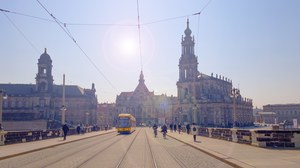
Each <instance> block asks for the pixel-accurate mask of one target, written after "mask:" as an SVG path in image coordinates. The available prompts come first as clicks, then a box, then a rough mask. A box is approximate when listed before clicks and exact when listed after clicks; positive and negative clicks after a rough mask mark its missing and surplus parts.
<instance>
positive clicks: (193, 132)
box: [192, 123, 197, 142]
mask: <svg viewBox="0 0 300 168" xmlns="http://www.w3.org/2000/svg"><path fill="white" fill-rule="evenodd" d="M192 134H193V138H194V142H196V141H197V140H196V136H197V128H196V123H193V124H192Z"/></svg>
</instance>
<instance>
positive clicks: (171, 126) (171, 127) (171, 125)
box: [170, 123, 173, 132]
mask: <svg viewBox="0 0 300 168" xmlns="http://www.w3.org/2000/svg"><path fill="white" fill-rule="evenodd" d="M170 131H171V132H173V124H172V123H171V124H170Z"/></svg>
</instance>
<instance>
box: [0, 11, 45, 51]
mask: <svg viewBox="0 0 300 168" xmlns="http://www.w3.org/2000/svg"><path fill="white" fill-rule="evenodd" d="M0 11H2V13H3V14H4V15H5V17H6V18H7V20H8V21H9V22H10V23H11V24H12V25H13V26H14V28H15V29H16V30H17V31H18V32H19V33H20V34H21V35H22V37H23V38H24V39H25V40H26V41H27V42H28V43H29V44H30V46H31V47H32V48H33V49H34V50H35V51H36V53H37V54H39V50H38V49H37V48H36V47H35V46H34V45H33V43H32V42H31V41H30V40H29V39H28V38H27V37H26V36H25V34H24V33H23V32H22V31H21V30H20V29H19V28H18V26H17V25H16V24H15V23H14V22H13V21H12V20H11V19H10V18H9V17H8V16H7V14H6V13H5V12H6V11H4V10H2V9H1V10H0Z"/></svg>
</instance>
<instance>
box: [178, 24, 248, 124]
mask: <svg viewBox="0 0 300 168" xmlns="http://www.w3.org/2000/svg"><path fill="white" fill-rule="evenodd" d="M184 34H185V36H182V40H181V45H182V50H181V52H182V53H181V57H180V59H179V80H178V82H177V92H178V93H177V94H178V104H177V105H176V106H174V109H173V115H172V116H173V117H174V116H180V117H179V119H180V120H179V121H180V122H184V123H196V124H198V125H202V126H215V127H231V126H233V125H234V124H235V125H236V126H247V125H252V123H253V115H252V100H250V99H246V98H243V97H242V96H241V95H240V93H239V90H238V89H234V88H233V86H232V81H231V80H229V79H227V78H224V77H223V76H220V75H216V76H214V75H213V74H211V75H210V76H209V75H206V74H203V73H201V72H199V71H198V57H197V56H196V55H195V53H194V45H195V40H194V37H192V36H191V34H192V31H191V29H190V28H189V20H187V28H186V29H185V31H184ZM173 121H175V119H174V118H173ZM175 122H176V121H175Z"/></svg>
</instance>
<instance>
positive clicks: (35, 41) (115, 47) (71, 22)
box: [0, 0, 300, 107]
mask: <svg viewBox="0 0 300 168" xmlns="http://www.w3.org/2000/svg"><path fill="white" fill-rule="evenodd" d="M40 2H41V3H42V4H43V5H44V7H45V8H46V9H47V10H48V11H49V12H50V13H51V14H52V15H53V16H55V18H57V19H59V21H60V22H62V23H65V24H64V25H62V26H63V27H64V28H65V30H67V32H68V33H69V35H70V36H71V37H73V38H74V41H76V43H74V41H72V39H70V36H68V35H67V33H66V32H64V31H63V30H62V28H61V27H59V25H58V24H57V23H56V22H53V18H51V16H50V15H49V14H48V13H47V12H46V11H45V9H43V8H42V7H41V5H40V4H39V3H38V1H35V0H31V1H26V2H25V1H20V0H2V1H0V9H2V10H1V11H2V12H1V16H0V22H1V31H0V35H1V37H2V40H1V42H0V45H1V58H2V59H1V66H0V72H1V73H0V74H1V79H0V83H24V84H28V83H35V74H36V73H37V59H38V58H39V57H40V55H41V54H42V53H43V52H44V48H47V53H48V54H49V55H50V56H51V59H52V61H53V77H54V83H56V84H61V83H62V76H63V74H66V84H68V85H79V86H81V87H83V88H91V85H92V83H95V86H96V90H97V95H98V101H99V103H102V102H114V101H115V99H116V95H118V94H120V92H126V91H133V90H134V89H135V87H136V86H137V84H138V79H139V74H140V71H141V70H143V73H144V76H145V83H146V85H147V87H148V88H149V90H150V91H154V93H155V94H167V95H174V96H177V88H176V82H177V80H178V62H179V58H180V55H181V44H180V43H181V37H182V35H183V34H184V30H185V28H186V22H187V19H189V21H190V29H191V30H192V35H194V37H195V42H196V45H195V47H196V49H195V52H196V55H197V56H198V62H199V65H198V70H199V71H200V72H202V73H204V74H208V75H210V74H211V73H214V74H218V75H221V76H224V77H227V78H229V79H231V80H232V81H233V86H234V87H236V88H240V90H241V93H242V95H243V96H245V97H247V98H251V99H253V106H254V107H255V106H258V107H261V106H263V105H265V104H277V103H280V104H282V103H299V102H300V95H299V93H300V87H299V86H300V78H299V77H298V76H299V67H300V56H299V53H300V48H299V46H298V45H299V43H300V32H299V30H300V18H299V16H300V10H299V9H300V1H297V0H289V1H283V0H275V1H274V0H273V1H271V0H265V1H259V0H253V1H239V0H229V1H221V0H202V1H197V0H193V1H179V0H175V1H171V0H166V1H157V0H155V1H146V0H140V1H139V15H140V24H141V29H140V34H141V36H140V37H141V54H140V50H139V31H138V27H137V20H138V16H137V15H138V14H137V1H136V0H127V1H117V0H112V1H107V2H104V1H89V2H88V3H87V2H83V1H82V2H79V1H75V2H74V1H71V0H67V1H58V0H54V1H44V0H40ZM199 12H201V14H200V15H199V14H197V13H199ZM51 20H52V21H51ZM76 44H78V46H79V47H80V48H81V49H82V50H83V51H84V53H83V52H82V51H81V50H80V48H79V47H78V46H77V45H76ZM141 58H142V60H141ZM141 62H142V64H141ZM95 67H97V68H98V69H97V68H95ZM104 76H105V77H104ZM0 89H1V88H0Z"/></svg>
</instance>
